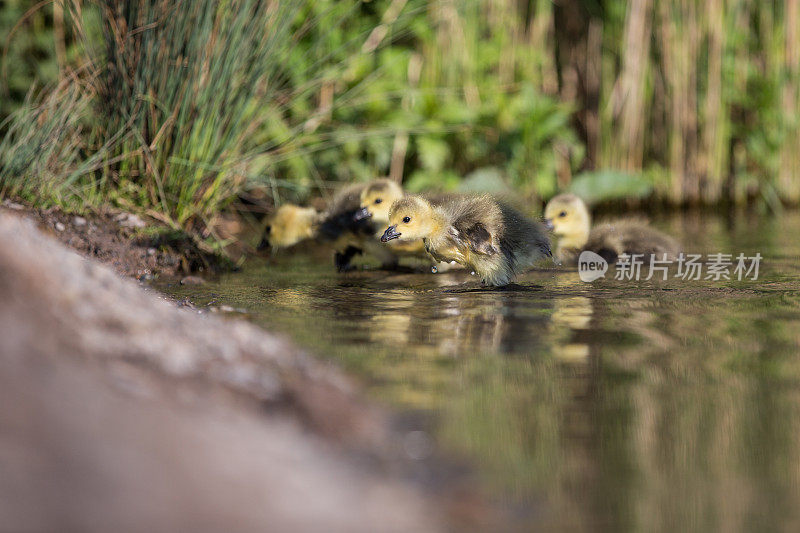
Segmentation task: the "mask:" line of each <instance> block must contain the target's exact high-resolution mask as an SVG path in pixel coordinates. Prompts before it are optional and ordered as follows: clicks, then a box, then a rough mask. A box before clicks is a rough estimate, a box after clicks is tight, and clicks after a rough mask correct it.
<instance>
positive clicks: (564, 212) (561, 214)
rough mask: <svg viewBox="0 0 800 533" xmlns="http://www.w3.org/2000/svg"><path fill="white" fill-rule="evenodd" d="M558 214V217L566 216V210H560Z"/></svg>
mask: <svg viewBox="0 0 800 533" xmlns="http://www.w3.org/2000/svg"><path fill="white" fill-rule="evenodd" d="M558 216H560V217H565V216H567V212H566V211H561V212H560V213H559V214H558Z"/></svg>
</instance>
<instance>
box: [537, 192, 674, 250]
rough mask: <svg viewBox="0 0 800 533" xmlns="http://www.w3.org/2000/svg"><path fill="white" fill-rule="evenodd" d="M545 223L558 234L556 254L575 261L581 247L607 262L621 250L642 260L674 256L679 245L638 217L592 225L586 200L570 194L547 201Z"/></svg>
mask: <svg viewBox="0 0 800 533" xmlns="http://www.w3.org/2000/svg"><path fill="white" fill-rule="evenodd" d="M544 216H545V225H546V226H547V227H548V229H551V230H552V231H553V234H554V235H555V236H556V237H558V245H557V247H556V257H557V258H558V259H559V260H560V261H562V262H565V263H577V261H578V256H579V255H580V253H581V252H582V251H584V250H589V251H592V252H594V253H596V254H598V255H600V256H601V257H603V258H604V259H605V260H606V261H608V262H609V263H615V262H616V261H617V258H618V257H619V256H620V255H622V254H629V255H633V254H641V255H643V256H644V259H645V260H649V258H650V256H652V255H655V258H656V259H662V258H663V257H664V254H666V255H667V259H670V260H674V259H675V258H676V257H677V256H678V254H679V253H680V245H679V244H678V242H677V241H675V239H673V238H672V237H670V236H669V235H665V234H663V233H661V232H660V231H658V230H656V229H653V228H652V227H650V226H649V225H648V224H647V221H645V220H642V219H635V218H634V219H622V220H617V221H614V222H608V223H604V224H600V225H598V226H596V227H595V228H593V229H592V227H591V216H590V215H589V210H588V208H587V207H586V204H585V203H584V202H583V200H581V199H580V198H578V197H577V196H575V195H573V194H560V195H558V196H556V197H554V198H553V199H552V200H550V202H548V204H547V207H546V208H545V211H544Z"/></svg>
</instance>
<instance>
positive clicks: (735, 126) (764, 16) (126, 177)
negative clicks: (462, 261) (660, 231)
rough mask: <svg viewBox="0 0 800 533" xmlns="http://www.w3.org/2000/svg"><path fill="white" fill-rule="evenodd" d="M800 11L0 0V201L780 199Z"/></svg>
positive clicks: (789, 188) (216, 207) (794, 191)
mask: <svg viewBox="0 0 800 533" xmlns="http://www.w3.org/2000/svg"><path fill="white" fill-rule="evenodd" d="M798 27H800V14H798V7H797V5H796V3H795V2H769V3H762V2H756V1H755V0H710V1H709V2H699V1H694V0H692V1H689V2H681V3H675V2H655V1H654V0H644V1H642V2H626V1H623V0H618V1H612V2H604V3H602V5H601V4H600V3H598V2H596V1H594V0H565V1H564V2H560V3H558V5H555V4H554V3H552V2H550V1H549V0H528V1H527V2H522V3H520V2H517V1H516V0H514V1H512V0H496V1H492V2H489V1H486V0H466V1H462V2H454V1H450V0H437V1H435V2H423V1H421V0H374V1H371V2H336V1H333V0H322V1H318V2H317V1H315V2H310V1H308V2H307V1H299V2H283V1H279V2H273V3H270V4H268V5H267V4H265V3H263V2H256V1H255V0H225V1H219V0H197V1H194V2H169V1H166V0H158V1H155V2H153V1H148V0H113V1H108V2H92V1H87V0H64V1H57V2H53V3H43V4H39V3H37V2H34V1H32V0H16V1H10V2H5V3H3V4H2V6H0V28H1V29H2V30H3V31H2V33H3V34H4V35H7V39H6V40H5V41H6V42H4V43H3V50H4V54H3V61H2V68H3V73H4V75H3V79H2V84H0V90H1V91H2V92H3V105H2V107H1V108H0V118H4V119H5V121H4V122H3V125H2V127H0V130H1V131H2V133H3V135H4V139H3V141H2V144H0V193H2V194H4V195H17V196H22V197H23V198H26V199H28V200H29V201H31V202H34V203H37V204H52V203H56V204H62V205H66V206H68V207H69V208H71V209H76V208H81V207H83V206H93V205H97V204H104V205H107V204H111V205H114V206H117V207H121V208H124V209H128V210H133V211H138V212H141V213H145V214H148V215H150V216H151V217H153V218H156V219H158V220H161V221H163V222H164V223H165V224H166V225H167V226H169V227H171V228H173V229H179V230H182V231H186V232H187V233H189V234H190V235H194V236H196V237H198V242H201V241H202V240H204V242H205V244H213V243H214V242H216V241H217V239H216V237H215V235H214V227H215V220H216V217H217V216H218V215H219V214H220V212H221V211H222V210H224V209H226V208H229V207H230V206H231V205H232V203H233V202H235V200H236V199H237V198H239V197H241V196H242V195H246V194H247V193H248V191H252V190H254V189H256V190H261V191H266V192H267V193H268V194H267V199H268V201H269V202H281V201H284V200H294V201H303V200H306V199H308V198H309V197H310V196H312V195H314V194H319V193H322V194H323V195H325V194H327V192H328V190H329V189H330V187H331V186H332V184H334V183H336V182H342V181H352V180H365V179H369V178H372V177H374V176H378V175H390V176H392V177H393V178H395V179H398V180H400V179H402V180H403V181H404V183H405V184H406V186H407V187H408V188H410V189H411V190H421V189H428V188H440V189H450V190H453V189H457V188H462V189H464V190H470V189H472V190H474V189H475V188H476V187H477V188H479V189H480V188H483V189H485V188H487V187H488V188H496V189H507V188H514V189H517V190H518V191H520V193H521V194H523V195H524V196H525V197H529V198H531V199H546V198H548V197H549V196H551V195H553V194H554V193H556V192H557V191H559V190H562V189H568V188H573V189H574V190H577V191H582V193H583V194H586V195H588V196H592V197H594V198H595V199H597V200H603V199H605V198H609V197H620V196H623V197H631V198H653V199H657V200H663V201H667V202H671V203H684V202H704V203H718V202H734V203H744V202H748V201H753V200H755V201H758V202H761V203H763V204H765V205H771V206H773V207H774V206H777V204H778V203H779V202H780V201H783V202H790V203H796V202H798V201H800V179H798V176H797V175H798V171H800V129H798V126H799V125H798V122H797V118H796V116H797V112H798V109H797V106H798V105H799V104H798V102H800V32H798V31H797V28H798ZM12 29H13V32H12ZM34 86H35V87H40V89H35V88H33V89H32V87H34ZM262 197H263V193H262ZM200 236H202V237H200Z"/></svg>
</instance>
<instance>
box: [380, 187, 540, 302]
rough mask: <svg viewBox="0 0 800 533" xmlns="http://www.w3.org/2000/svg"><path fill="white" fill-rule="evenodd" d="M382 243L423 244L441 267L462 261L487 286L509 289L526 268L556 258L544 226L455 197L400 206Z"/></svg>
mask: <svg viewBox="0 0 800 533" xmlns="http://www.w3.org/2000/svg"><path fill="white" fill-rule="evenodd" d="M389 223H390V226H389V227H388V228H387V229H386V231H385V232H384V234H383V236H382V237H381V240H382V241H384V242H389V241H391V240H394V239H402V240H413V239H422V240H423V242H424V245H425V249H426V250H427V251H428V253H429V254H431V256H433V258H434V259H436V260H437V261H445V262H450V261H456V262H458V263H461V264H462V265H464V266H467V267H469V268H471V269H472V270H474V271H475V273H477V274H478V275H479V276H480V277H481V281H482V282H483V283H484V284H486V285H493V286H502V285H507V284H508V283H509V282H510V281H511V279H513V277H514V276H515V275H516V274H517V273H518V272H519V271H520V270H522V269H523V268H525V267H527V266H530V265H531V264H533V263H534V262H535V261H537V260H539V259H542V258H544V257H549V256H550V242H549V240H548V238H547V233H546V232H545V231H544V229H543V228H542V227H541V225H540V224H538V223H536V222H534V221H532V220H529V219H527V218H525V217H524V216H523V215H522V214H521V213H519V212H518V211H516V210H514V209H513V208H511V207H509V206H507V205H505V204H502V203H500V202H498V201H496V200H495V199H493V198H491V197H490V196H472V197H455V198H451V199H449V200H446V201H444V202H443V203H442V204H441V205H436V206H434V205H432V204H431V203H430V202H429V201H428V200H426V199H424V198H422V197H420V196H406V197H405V198H402V199H400V200H398V201H396V202H395V203H394V204H393V205H392V208H391V210H390V212H389Z"/></svg>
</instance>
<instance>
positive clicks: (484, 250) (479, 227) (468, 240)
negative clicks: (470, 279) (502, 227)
mask: <svg viewBox="0 0 800 533" xmlns="http://www.w3.org/2000/svg"><path fill="white" fill-rule="evenodd" d="M450 235H451V236H452V237H453V238H454V239H455V240H456V241H457V242H459V243H460V244H461V246H463V247H465V248H469V249H470V250H471V251H472V252H474V253H478V254H483V255H495V254H498V253H500V247H499V246H497V245H496V244H495V242H494V239H493V238H492V234H491V233H489V230H487V229H486V226H485V225H484V224H483V223H482V222H472V223H470V224H468V225H463V224H462V225H461V227H460V228H459V227H458V226H454V227H452V228H451V229H450Z"/></svg>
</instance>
